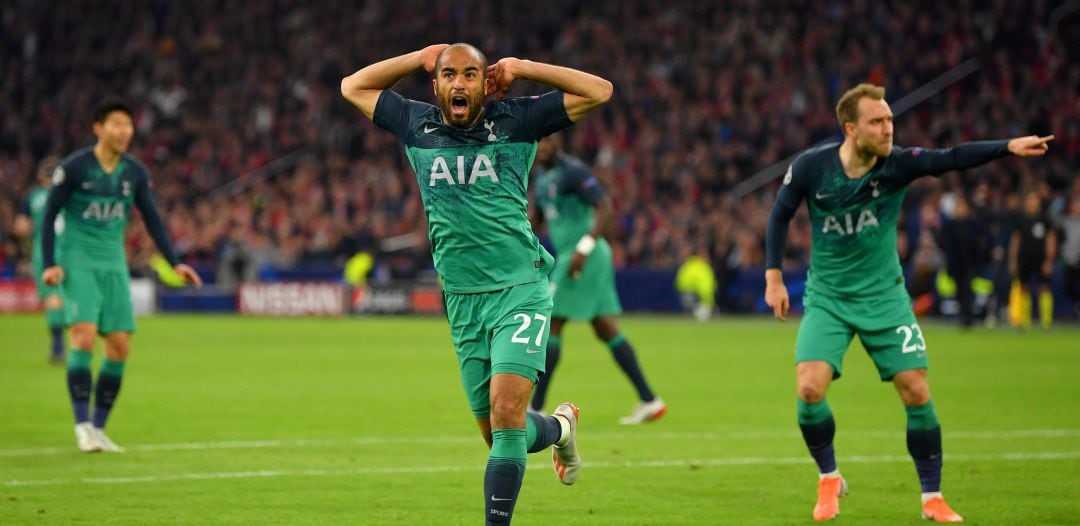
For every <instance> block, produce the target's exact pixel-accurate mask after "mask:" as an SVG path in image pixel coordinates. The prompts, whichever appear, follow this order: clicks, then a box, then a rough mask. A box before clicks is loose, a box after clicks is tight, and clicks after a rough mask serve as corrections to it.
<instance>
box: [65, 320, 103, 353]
mask: <svg viewBox="0 0 1080 526" xmlns="http://www.w3.org/2000/svg"><path fill="white" fill-rule="evenodd" d="M96 337H97V334H96V333H95V331H94V328H93V327H79V326H75V327H72V328H71V346H72V347H74V348H76V349H79V350H80V351H87V352H89V351H93V350H94V339H95V338H96Z"/></svg>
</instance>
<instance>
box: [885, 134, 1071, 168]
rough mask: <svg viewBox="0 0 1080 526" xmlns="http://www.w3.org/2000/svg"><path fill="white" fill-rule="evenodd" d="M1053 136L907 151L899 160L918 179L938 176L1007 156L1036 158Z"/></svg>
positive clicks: (1044, 149)
mask: <svg viewBox="0 0 1080 526" xmlns="http://www.w3.org/2000/svg"><path fill="white" fill-rule="evenodd" d="M1052 140H1054V136H1053V135H1048V136H1046V137H1039V136H1037V135H1029V136H1027V137H1017V138H1015V139H1011V140H1000V141H976V142H966V143H962V144H958V145H956V146H953V147H952V148H942V149H923V148H909V149H904V150H903V151H902V152H901V153H900V161H901V162H903V163H905V164H906V165H907V168H908V171H909V173H911V174H912V175H913V176H915V177H918V176H922V175H938V174H942V173H945V172H949V171H952V170H963V169H965V168H973V167H975V166H980V165H983V164H986V163H988V162H990V161H993V160H995V159H1000V158H1002V157H1005V156H1007V155H1009V154H1012V155H1016V156H1017V157H1038V156H1041V155H1044V154H1045V153H1046V151H1047V150H1048V149H1049V145H1048V144H1047V143H1049V142H1050V141H1052Z"/></svg>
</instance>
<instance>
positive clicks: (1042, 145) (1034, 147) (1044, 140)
mask: <svg viewBox="0 0 1080 526" xmlns="http://www.w3.org/2000/svg"><path fill="white" fill-rule="evenodd" d="M1052 140H1054V136H1053V135H1047V136H1046V137H1039V136H1038V135H1028V136H1027V137H1017V138H1015V139H1013V140H1011V141H1009V153H1011V154H1013V155H1016V156H1019V157H1038V156H1040V155H1044V154H1046V151H1047V150H1049V149H1050V145H1049V144H1048V143H1049V142H1050V141H1052Z"/></svg>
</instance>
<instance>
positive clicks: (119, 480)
mask: <svg viewBox="0 0 1080 526" xmlns="http://www.w3.org/2000/svg"><path fill="white" fill-rule="evenodd" d="M946 458H947V460H948V461H949V462H986V461H991V462H992V461H1018V460H1019V461H1034V460H1075V459H1080V451H1062V452H1055V453H1040V452H1013V453H1000V454H993V455H963V454H960V455H948V456H947V457H946ZM839 460H840V462H842V463H844V464H852V463H855V464H886V463H896V462H901V463H907V462H911V457H908V456H906V455H853V456H841V457H840V459H839ZM809 463H811V460H810V458H808V457H804V456H799V457H734V458H702V459H671V460H632V461H624V462H585V463H584V467H585V468H588V469H644V468H699V467H727V466H750V465H784V464H809ZM483 469H484V466H482V465H468V466H413V467H406V466H399V467H394V466H389V467H366V468H354V469H300V470H289V469H269V470H256V471H220V472H209V473H177V474H172V475H147V476H136V477H85V478H77V479H40V480H8V481H5V482H4V484H3V485H4V486H7V487H18V486H55V485H60V484H139V483H150V482H175V481H183V480H231V479H248V478H275V477H325V476H356V475H410V474H426V473H450V472H462V471H481V470H483ZM528 469H534V470H541V469H542V470H547V469H551V468H550V467H549V466H548V465H547V463H545V462H534V463H531V464H529V465H528Z"/></svg>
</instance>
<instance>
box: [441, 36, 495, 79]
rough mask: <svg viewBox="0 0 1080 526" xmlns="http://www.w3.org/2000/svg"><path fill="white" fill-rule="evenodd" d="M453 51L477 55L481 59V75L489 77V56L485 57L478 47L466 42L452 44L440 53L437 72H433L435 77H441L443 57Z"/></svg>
mask: <svg viewBox="0 0 1080 526" xmlns="http://www.w3.org/2000/svg"><path fill="white" fill-rule="evenodd" d="M451 49H467V50H469V51H471V52H472V53H474V54H476V56H477V57H478V58H479V59H480V75H482V76H486V75H487V67H488V59H487V55H485V54H484V52H483V51H480V49H479V48H477V47H476V46H474V45H472V44H466V43H464V42H457V43H454V44H450V45H449V46H448V47H447V48H446V49H444V50H442V51H440V52H439V56H438V57H435V71H433V72H432V74H434V75H435V76H438V75H439V64H442V58H443V55H445V54H446V52H447V51H450V50H451Z"/></svg>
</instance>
